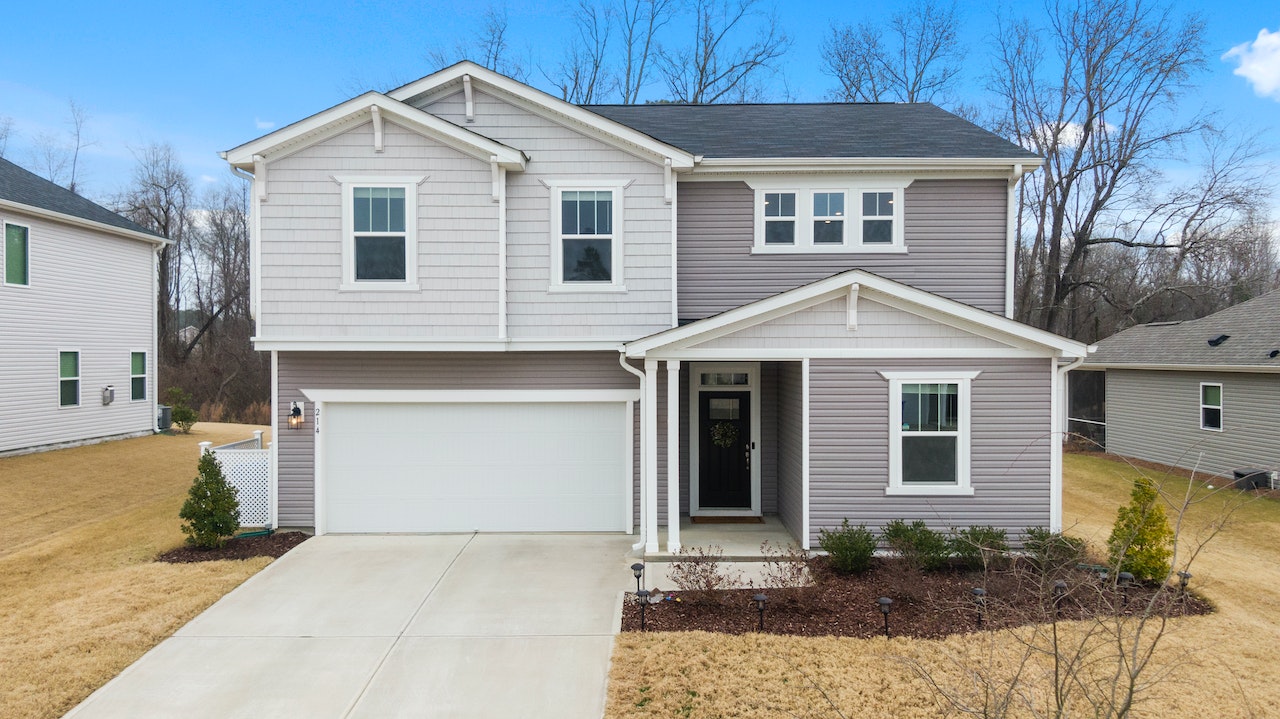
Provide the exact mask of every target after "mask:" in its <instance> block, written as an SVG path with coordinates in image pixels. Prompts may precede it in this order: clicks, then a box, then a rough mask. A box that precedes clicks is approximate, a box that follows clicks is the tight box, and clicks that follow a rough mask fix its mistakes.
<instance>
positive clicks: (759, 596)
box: [751, 594, 769, 632]
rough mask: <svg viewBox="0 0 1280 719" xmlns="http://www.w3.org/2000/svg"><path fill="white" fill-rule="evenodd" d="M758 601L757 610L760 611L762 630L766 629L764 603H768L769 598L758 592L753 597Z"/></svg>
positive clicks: (754, 600)
mask: <svg viewBox="0 0 1280 719" xmlns="http://www.w3.org/2000/svg"><path fill="white" fill-rule="evenodd" d="M751 601H753V602H755V603H756V611H757V612H760V631H762V632H763V631H764V605H765V604H766V603H768V601H769V598H768V597H766V596H765V595H763V594H757V595H755V596H754V597H752V598H751Z"/></svg>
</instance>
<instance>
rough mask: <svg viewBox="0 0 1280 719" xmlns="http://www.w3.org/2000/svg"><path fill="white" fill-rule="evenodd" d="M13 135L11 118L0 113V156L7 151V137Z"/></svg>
mask: <svg viewBox="0 0 1280 719" xmlns="http://www.w3.org/2000/svg"><path fill="white" fill-rule="evenodd" d="M11 137H13V118H12V117H9V116H8V115H0V157H4V154H5V153H6V152H8V151H9V138H11Z"/></svg>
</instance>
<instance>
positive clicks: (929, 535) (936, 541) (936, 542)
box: [883, 519, 951, 572]
mask: <svg viewBox="0 0 1280 719" xmlns="http://www.w3.org/2000/svg"><path fill="white" fill-rule="evenodd" d="M883 531H884V540H885V543H887V544H888V545H889V548H890V549H892V550H893V551H894V552H895V553H896V554H897V555H898V556H899V557H902V558H903V559H904V560H906V562H907V563H908V564H910V565H911V566H912V567H918V568H920V569H923V570H924V571H926V572H933V571H937V570H939V569H942V568H943V567H945V566H946V565H947V559H948V558H950V556H951V551H950V549H949V548H948V546H947V538H946V535H944V534H943V533H942V532H938V531H935V530H932V529H929V526H928V525H926V524H925V523H924V522H923V521H921V520H919V519H917V520H916V521H914V522H912V523H911V524H907V523H906V522H904V521H903V520H901V519H895V520H893V521H892V522H889V523H888V524H886V525H884V528H883Z"/></svg>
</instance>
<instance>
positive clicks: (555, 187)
mask: <svg viewBox="0 0 1280 719" xmlns="http://www.w3.org/2000/svg"><path fill="white" fill-rule="evenodd" d="M631 182H632V180H615V179H607V180H602V179H584V180H561V181H558V182H544V183H543V184H544V185H546V187H547V188H548V189H549V190H550V196H551V203H550V208H549V213H550V219H551V222H550V223H549V224H550V229H551V236H550V242H551V249H550V286H549V287H548V290H547V291H548V292H552V293H557V292H626V291H627V287H626V282H625V277H624V271H625V262H624V259H625V252H626V249H625V248H626V229H625V228H624V227H623V220H622V218H623V216H624V213H623V208H624V205H625V199H624V195H625V191H626V189H627V187H629V186H630V185H631ZM601 192H605V193H609V198H608V199H609V201H610V202H611V205H612V212H610V217H609V220H610V223H611V226H610V227H609V228H608V229H609V231H608V232H604V231H601V230H600V229H599V228H596V227H593V228H592V229H591V232H587V233H584V232H582V231H581V230H582V229H583V228H582V227H578V228H576V230H578V231H576V232H575V231H574V230H575V228H572V227H565V224H564V214H563V211H564V205H563V203H564V202H565V200H566V199H567V195H569V193H601ZM591 201H595V200H591ZM566 240H568V241H570V242H574V241H604V240H608V242H609V255H610V256H609V262H608V269H609V279H608V280H607V281H605V280H599V281H591V280H574V279H572V278H566V277H565V273H564V253H565V241H566Z"/></svg>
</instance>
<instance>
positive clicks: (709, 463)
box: [698, 392, 751, 509]
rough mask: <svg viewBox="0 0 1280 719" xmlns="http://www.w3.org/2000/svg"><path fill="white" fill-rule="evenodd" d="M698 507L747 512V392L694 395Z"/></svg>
mask: <svg viewBox="0 0 1280 719" xmlns="http://www.w3.org/2000/svg"><path fill="white" fill-rule="evenodd" d="M698 505H699V508H701V509H751V393H750V392H699V393H698Z"/></svg>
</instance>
